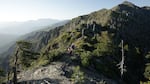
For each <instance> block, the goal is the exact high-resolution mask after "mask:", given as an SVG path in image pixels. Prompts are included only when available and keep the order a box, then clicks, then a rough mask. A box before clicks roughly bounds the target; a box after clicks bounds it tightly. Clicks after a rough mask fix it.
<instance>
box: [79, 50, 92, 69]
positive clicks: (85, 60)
mask: <svg viewBox="0 0 150 84" xmlns="http://www.w3.org/2000/svg"><path fill="white" fill-rule="evenodd" d="M90 59H91V52H90V51H84V52H82V53H81V63H82V65H83V66H84V67H87V66H88V65H89V64H90Z"/></svg>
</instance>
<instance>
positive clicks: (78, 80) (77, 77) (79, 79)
mask: <svg viewBox="0 0 150 84" xmlns="http://www.w3.org/2000/svg"><path fill="white" fill-rule="evenodd" d="M71 79H72V81H73V84H83V83H84V82H85V76H84V72H82V71H81V70H80V67H79V66H77V67H75V68H74V70H73V74H72V77H71Z"/></svg>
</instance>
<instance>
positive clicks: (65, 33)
mask: <svg viewBox="0 0 150 84" xmlns="http://www.w3.org/2000/svg"><path fill="white" fill-rule="evenodd" d="M149 17H150V10H149V7H146V8H145V7H138V6H136V5H134V4H132V3H130V2H124V3H122V4H119V5H118V6H116V7H114V8H112V9H109V10H108V9H102V10H99V11H96V12H93V13H91V14H88V15H84V16H79V17H77V18H74V19H72V20H71V21H70V22H69V23H67V24H66V25H64V26H61V27H56V28H55V29H52V30H50V31H49V32H42V34H40V35H39V36H42V37H43V38H41V39H39V40H40V42H42V43H40V42H39V46H41V47H40V49H41V48H42V50H41V52H40V56H38V57H37V59H36V60H33V61H32V62H31V63H30V66H29V67H27V68H34V67H42V66H46V67H48V66H53V64H52V63H53V62H57V63H59V62H61V63H65V64H66V66H63V65H62V68H61V69H63V70H61V71H63V72H64V73H67V74H64V76H65V77H66V78H68V79H70V80H71V81H72V82H75V83H79V82H80V83H84V84H87V82H88V81H89V82H88V83H91V84H93V82H92V81H93V80H90V79H89V78H88V77H92V75H94V76H93V77H92V79H94V83H98V82H99V83H100V82H101V81H103V83H107V84H111V82H113V83H115V84H139V83H140V81H148V80H149V78H150V74H149V72H150V68H149V67H150V66H149V63H150V62H149V58H150V37H149V36H150V33H149V32H150V28H149V26H150V24H149V22H150V18H149ZM44 37H45V38H44ZM121 40H123V41H124V44H123V45H124V53H125V54H124V55H125V61H124V65H125V66H124V68H125V69H126V72H124V74H123V76H122V77H121V76H120V75H121V74H120V70H119V69H118V67H117V66H116V65H117V64H119V62H120V61H121V60H122V57H121V55H122V54H121V51H120V50H121ZM34 41H36V40H34ZM43 44H44V45H45V46H42V45H43ZM33 46H34V45H33ZM35 49H36V48H35ZM20 57H21V56H20ZM12 59H13V57H12ZM19 60H20V59H19ZM24 62H25V61H24ZM20 65H23V64H21V63H20ZM47 65H48V66H47ZM56 65H57V64H56ZM70 67H71V68H70ZM76 68H77V69H76ZM37 70H38V69H37ZM41 71H43V70H41ZM35 72H36V68H35ZM35 72H34V71H33V73H31V74H33V75H34V73H35ZM78 72H80V74H78ZM88 72H95V73H92V74H89V73H88ZM41 73H42V72H40V74H41ZM20 74H23V73H20ZM97 74H98V75H99V76H102V77H97V78H95V76H96V75H97ZM24 75H25V74H24ZM26 77H27V76H26ZM78 77H81V79H80V80H78ZM34 79H35V80H36V78H34ZM20 80H21V79H20ZM22 80H23V81H24V80H25V79H22ZM29 80H31V79H29ZM76 80H77V81H76ZM110 81H111V82H110Z"/></svg>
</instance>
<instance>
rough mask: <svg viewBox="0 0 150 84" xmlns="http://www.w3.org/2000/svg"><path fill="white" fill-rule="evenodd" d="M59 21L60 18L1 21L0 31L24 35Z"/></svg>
mask: <svg viewBox="0 0 150 84" xmlns="http://www.w3.org/2000/svg"><path fill="white" fill-rule="evenodd" d="M57 22H59V20H54V19H38V20H30V21H25V22H0V33H5V34H17V35H23V34H26V33H29V32H31V31H35V30H39V29H41V28H42V27H44V26H49V25H52V24H54V23H57Z"/></svg>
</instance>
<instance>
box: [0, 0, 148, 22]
mask: <svg viewBox="0 0 150 84" xmlns="http://www.w3.org/2000/svg"><path fill="white" fill-rule="evenodd" d="M123 1H124V0H0V22H2V21H26V20H36V19H39V18H53V19H59V20H63V19H71V18H73V17H77V16H79V15H83V14H88V13H90V12H93V11H96V10H99V9H102V8H111V7H113V6H115V5H117V4H119V3H122V2H123ZM129 1H130V2H132V3H134V4H136V5H138V6H144V5H147V6H150V0H129Z"/></svg>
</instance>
